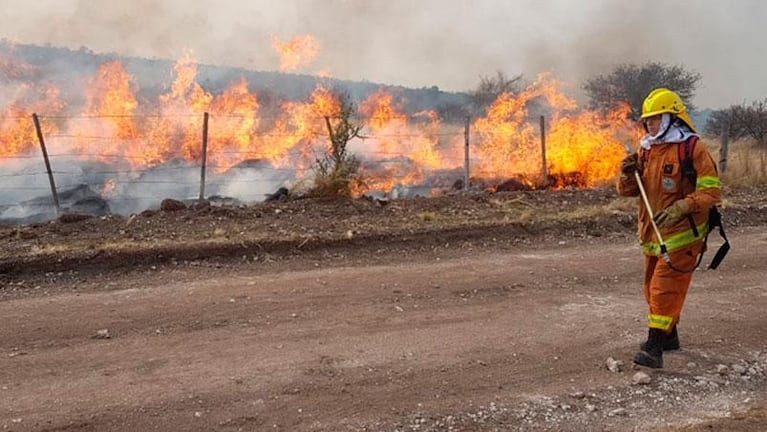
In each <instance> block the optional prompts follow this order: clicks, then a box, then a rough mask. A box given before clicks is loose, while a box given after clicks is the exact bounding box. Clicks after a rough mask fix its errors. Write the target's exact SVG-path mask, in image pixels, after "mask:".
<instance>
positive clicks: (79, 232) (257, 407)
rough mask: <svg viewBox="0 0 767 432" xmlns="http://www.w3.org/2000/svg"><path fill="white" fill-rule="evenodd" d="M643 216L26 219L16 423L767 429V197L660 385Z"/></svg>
mask: <svg viewBox="0 0 767 432" xmlns="http://www.w3.org/2000/svg"><path fill="white" fill-rule="evenodd" d="M634 206H635V202H634V201H633V200H628V199H621V198H618V197H616V196H615V193H614V192H613V191H611V190H590V191H585V190H561V191H553V192H545V191H538V192H518V193H501V194H486V193H484V194H474V195H451V196H443V197H437V198H430V199H409V200H398V201H390V202H386V203H381V202H376V201H370V200H364V199H360V200H345V201H322V200H309V199H300V200H289V201H285V202H275V203H268V204H261V205H257V206H250V207H218V206H206V205H199V206H194V207H193V208H184V209H178V210H175V211H154V212H145V213H142V214H140V215H135V216H131V217H127V218H123V217H117V216H109V217H99V218H84V219H83V218H79V217H73V216H66V217H62V218H61V219H60V220H58V221H54V222H50V223H45V224H37V225H32V226H24V227H2V228H0V238H2V241H3V246H4V247H3V250H2V253H1V255H0V284H2V285H1V287H0V341H2V342H1V343H0V428H2V429H3V430H34V431H63V430H67V431H89V430H93V431H102V430H116V431H135V430H222V431H229V430H232V431H237V430H246V431H247V430H282V431H345V430H349V431H379V430H380V431H416V430H418V431H494V430H511V431H513V430H563V431H580V430H611V431H623V430H647V428H648V427H649V428H651V429H652V430H668V431H696V432H697V431H704V430H705V431H708V430H733V431H757V430H759V431H761V430H764V429H765V422H766V419H767V405H765V403H764V400H765V396H767V342H765V341H767V326H765V325H764V323H765V322H767V315H766V314H767V313H766V312H765V311H767V278H765V262H767V251H766V250H765V245H767V232H766V231H765V227H767V191H764V190H759V189H748V190H746V189H742V190H728V191H726V200H725V203H724V215H725V218H726V224H727V228H728V235H729V236H730V237H732V239H731V241H732V243H733V251H732V252H731V253H730V256H728V258H727V260H726V261H725V263H724V264H723V265H722V267H721V268H720V269H718V270H716V271H707V270H699V271H698V272H697V273H696V275H695V277H694V282H693V286H692V288H691V291H690V295H689V297H688V302H687V305H686V310H685V312H684V315H683V322H682V324H681V325H680V332H681V338H682V344H683V349H682V350H680V351H679V352H677V353H671V354H668V355H666V367H665V368H664V369H663V370H646V369H645V370H642V372H645V373H647V374H648V377H649V381H650V382H649V383H647V384H635V383H634V381H633V380H634V375H635V374H636V373H637V372H639V371H640V370H639V369H635V368H633V367H632V366H631V361H630V360H631V357H632V355H633V353H634V351H635V350H636V347H637V344H638V342H640V341H641V340H642V337H643V336H644V334H645V331H646V330H645V327H644V314H645V309H644V308H645V306H644V304H643V302H644V300H643V298H642V297H641V291H640V279H641V255H640V254H639V252H638V248H637V246H636V244H635V241H634V230H635V229H634V224H635V217H634ZM718 243H719V240H718V237H716V236H714V237H713V238H712V241H711V244H712V247H716V246H717V245H718ZM712 255H713V253H711V252H710V253H709V254H707V258H708V259H710V257H711V256H712ZM706 261H708V260H706ZM608 357H612V358H613V359H616V360H617V361H618V362H622V363H623V364H622V366H616V367H615V368H614V370H615V371H610V370H608V369H607V368H606V367H605V364H606V360H607V359H608Z"/></svg>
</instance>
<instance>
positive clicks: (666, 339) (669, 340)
mask: <svg viewBox="0 0 767 432" xmlns="http://www.w3.org/2000/svg"><path fill="white" fill-rule="evenodd" d="M645 344H647V342H642V344H641V345H639V349H641V350H644V347H645ZM662 347H663V351H676V350H678V349H679V334H678V333H677V332H676V326H674V327H673V328H671V333H668V334H664V335H663V345H662Z"/></svg>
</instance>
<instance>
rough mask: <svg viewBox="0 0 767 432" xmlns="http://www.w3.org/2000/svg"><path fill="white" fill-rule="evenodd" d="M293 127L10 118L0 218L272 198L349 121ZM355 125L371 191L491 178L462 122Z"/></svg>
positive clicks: (312, 165)
mask: <svg viewBox="0 0 767 432" xmlns="http://www.w3.org/2000/svg"><path fill="white" fill-rule="evenodd" d="M234 120H237V121H234ZM284 120H285V117H284V116H280V117H274V118H258V119H254V118H253V117H250V116H247V115H237V114H228V115H217V116H210V115H209V114H208V113H204V114H203V115H196V114H195V115H192V114H190V115H160V114H143V115H77V116H63V115H54V116H37V115H36V114H34V115H32V116H31V117H16V116H8V117H0V130H8V129H11V132H9V133H8V134H4V135H6V136H12V137H14V138H13V139H14V140H15V141H13V142H12V141H10V140H9V139H5V138H0V165H1V166H2V171H1V172H0V218H2V212H3V211H4V210H7V208H8V207H9V206H13V205H17V204H19V203H22V204H29V203H38V204H40V203H43V204H45V205H51V204H53V205H54V206H55V209H56V212H57V213H58V212H60V211H62V209H64V210H66V209H67V208H69V207H71V205H72V204H73V203H72V201H73V200H75V201H76V200H78V199H80V200H83V199H86V200H87V199H93V198H102V199H105V200H107V201H108V202H109V205H110V207H112V209H111V210H112V211H114V212H116V213H129V212H135V211H136V210H139V209H141V208H142V207H143V208H149V207H153V206H157V205H158V204H159V202H160V200H162V199H164V198H176V199H181V200H190V201H191V200H203V199H210V198H211V197H232V198H235V199H237V200H239V201H242V202H246V203H248V202H256V201H263V200H264V199H265V198H267V197H269V196H270V195H271V194H272V193H274V192H275V191H276V190H278V189H279V188H280V187H291V186H293V185H296V184H301V183H306V182H309V181H310V179H311V176H312V174H313V173H314V172H315V169H316V167H317V163H318V161H320V160H322V159H323V158H324V157H326V155H327V154H328V151H329V150H328V149H329V148H331V142H332V139H333V138H332V135H333V129H332V128H333V127H336V125H337V123H338V119H336V118H330V117H323V116H314V117H309V118H302V119H292V120H291V122H289V124H288V123H286V122H285V121H284ZM392 120H394V121H392ZM541 120H542V118H541ZM144 121H148V122H146V123H143V122H144ZM259 122H260V123H261V124H267V125H268V126H264V127H259ZM281 122H282V123H281ZM302 122H305V123H302ZM352 122H356V124H360V125H362V128H361V129H360V131H359V133H358V134H357V135H356V136H355V137H354V138H353V139H352V140H350V141H349V142H348V143H347V150H348V151H349V153H350V154H351V155H353V156H354V157H355V158H356V159H357V160H358V161H359V164H360V165H359V169H360V172H361V174H362V175H363V176H364V177H365V178H366V179H367V180H368V181H369V184H370V187H371V188H372V189H376V188H377V189H380V190H381V191H382V192H384V193H387V192H388V191H389V190H391V189H393V188H394V187H396V186H402V185H426V186H429V185H434V186H437V187H455V184H456V182H458V181H460V187H462V188H469V187H470V186H471V182H470V178H471V175H472V174H477V175H482V176H485V175H489V172H487V171H483V170H482V169H481V167H473V166H471V161H472V154H471V153H470V149H471V144H472V143H471V130H470V120H469V119H466V121H465V123H464V124H463V125H455V124H451V125H443V124H440V123H439V119H434V118H427V117H426V116H393V117H371V118H367V119H365V120H364V124H363V120H362V119H352ZM387 122H388V123H387ZM543 131H544V125H543V120H542V122H541V134H542V136H543ZM3 139H4V140H5V142H4V141H2V140H3ZM542 145H544V142H543V141H542ZM542 152H543V154H545V147H542ZM541 166H542V167H543V169H544V170H545V160H544V161H543V162H542V165H541ZM440 176H441V177H440ZM544 178H545V171H544ZM72 191H76V192H75V193H72ZM88 191H90V192H88ZM78 193H79V195H78ZM41 205H42V204H41Z"/></svg>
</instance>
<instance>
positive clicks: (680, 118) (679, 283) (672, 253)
mask: <svg viewBox="0 0 767 432" xmlns="http://www.w3.org/2000/svg"><path fill="white" fill-rule="evenodd" d="M642 123H643V125H644V128H645V131H646V132H647V134H646V135H645V136H644V137H643V138H642V139H641V141H640V145H639V149H638V151H637V152H635V153H633V154H631V155H629V156H628V157H626V158H625V159H624V160H623V161H622V163H621V172H620V178H619V180H618V183H617V189H618V193H619V194H620V195H621V196H627V197H635V196H639V195H640V190H639V185H638V184H637V180H636V176H635V174H634V172H635V171H636V172H638V173H639V174H640V178H641V181H642V184H643V186H644V189H645V192H646V195H647V198H648V201H649V204H650V208H651V209H652V212H653V213H655V222H656V224H657V226H658V228H659V230H660V233H661V237H662V239H663V241H664V243H665V245H666V248H667V251H668V255H667V257H668V258H670V260H669V261H668V262H666V260H664V259H663V257H662V256H661V245H660V240H659V239H657V238H656V235H655V234H654V229H653V226H652V221H651V218H652V215H651V214H650V212H649V211H648V209H647V208H646V206H645V205H643V204H642V201H641V199H639V200H638V203H639V215H638V225H639V227H638V231H639V241H640V243H641V246H642V251H643V253H644V283H643V285H644V297H645V300H646V301H647V306H648V309H649V312H648V315H647V325H648V327H649V331H648V336H647V341H645V342H644V343H642V344H641V345H640V351H639V352H638V353H637V354H636V356H635V357H634V363H636V364H639V365H642V366H647V367H650V368H662V367H663V351H664V350H666V351H671V350H676V349H678V348H679V337H678V334H677V323H678V322H679V316H680V314H681V312H682V306H683V305H684V300H685V297H686V295H687V289H688V288H689V286H690V282H691V280H692V272H693V270H694V269H695V268H696V267H697V264H698V262H699V260H698V257H699V255H701V254H702V253H703V251H704V249H705V243H704V238H705V236H706V233H707V232H708V215H709V209H710V208H711V207H712V206H714V205H716V204H718V203H719V202H720V199H721V198H720V189H721V183H720V181H719V177H718V176H717V170H716V165H715V163H714V160H713V158H712V157H711V155H710V153H709V152H708V150H706V148H705V146H704V145H702V143H700V142H697V141H698V138H699V137H698V135H697V132H696V129H695V126H694V125H693V124H692V121H691V120H690V116H689V115H688V113H687V110H686V108H685V106H684V104H683V103H682V100H681V98H680V97H679V95H677V94H676V93H674V92H673V91H671V90H669V89H666V88H659V89H656V90H653V91H652V92H650V94H649V95H648V96H647V98H646V99H645V100H644V103H643V104H642ZM691 141H693V143H694V144H695V145H694V146H692V150H691V154H690V157H689V158H688V159H687V160H688V161H689V160H690V159H691V160H692V166H693V167H694V170H695V171H694V172H695V173H696V174H697V178H696V180H694V181H695V184H691V182H692V180H690V179H689V177H686V176H685V175H684V173H683V171H685V170H684V169H683V166H682V165H683V163H682V160H683V158H684V156H681V155H682V154H683V153H682V150H683V149H682V148H680V146H685V143H688V145H689V143H690V142H691ZM688 148H689V147H688Z"/></svg>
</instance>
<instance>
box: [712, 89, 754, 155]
mask: <svg viewBox="0 0 767 432" xmlns="http://www.w3.org/2000/svg"><path fill="white" fill-rule="evenodd" d="M723 132H725V133H727V135H728V136H729V137H730V138H732V139H739V138H751V139H753V140H754V141H756V142H757V143H758V144H759V145H762V146H767V98H765V99H763V100H760V101H755V102H751V104H745V103H743V104H740V105H732V106H731V107H729V108H726V109H722V110H718V111H714V113H713V114H712V115H711V117H710V118H709V119H708V122H706V133H709V134H713V135H722V133H723Z"/></svg>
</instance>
